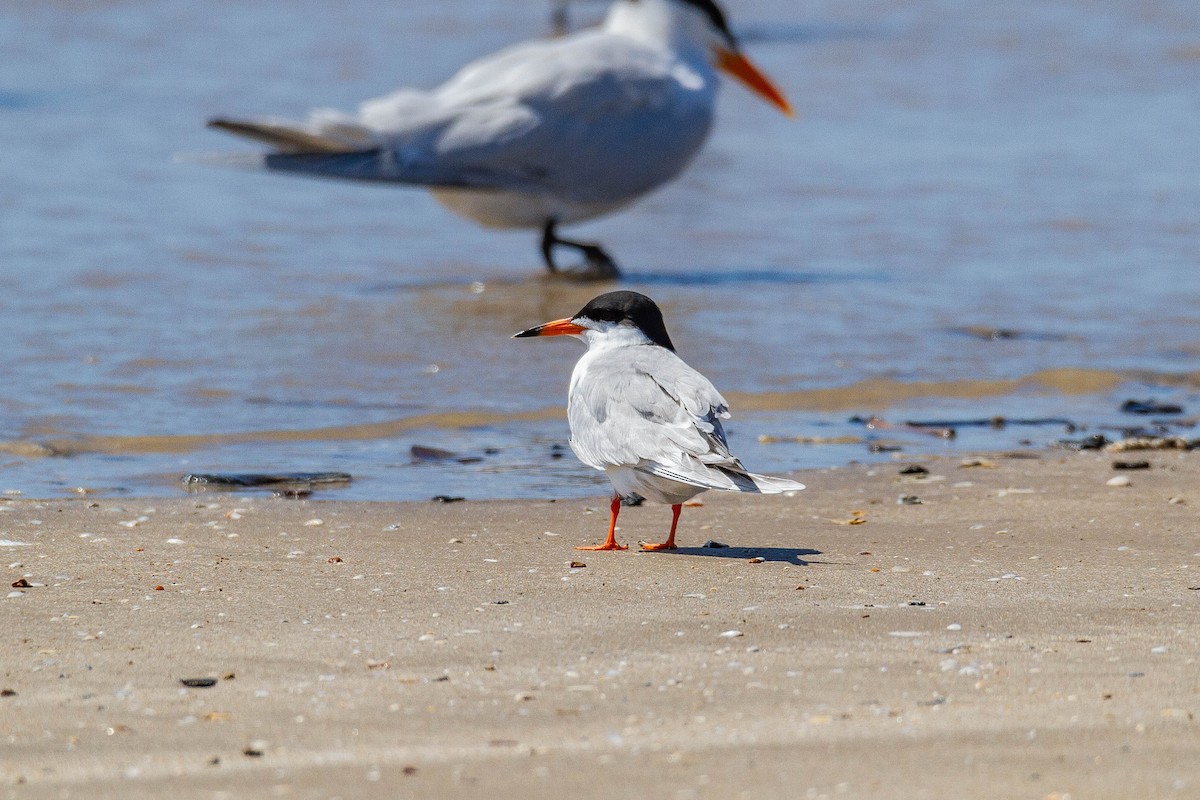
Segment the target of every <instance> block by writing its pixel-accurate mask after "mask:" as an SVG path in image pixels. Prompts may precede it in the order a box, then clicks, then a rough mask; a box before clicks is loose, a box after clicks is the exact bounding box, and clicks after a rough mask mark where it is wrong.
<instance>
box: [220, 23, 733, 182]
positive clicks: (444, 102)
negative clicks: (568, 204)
mask: <svg viewBox="0 0 1200 800" xmlns="http://www.w3.org/2000/svg"><path fill="white" fill-rule="evenodd" d="M681 70H683V67H681V66H680V65H679V64H677V63H676V62H674V61H672V60H670V59H669V58H667V57H666V56H664V54H662V53H660V52H658V51H655V50H651V49H648V48H644V47H641V46H640V45H637V44H636V43H634V42H631V41H630V40H628V39H625V38H623V37H616V36H611V35H608V34H604V33H602V32H594V33H583V34H578V35H576V36H571V37H566V38H563V39H557V40H550V41H536V42H530V43H527V44H522V45H518V46H515V47H512V48H509V49H507V50H503V51H501V52H499V53H496V54H495V55H492V56H488V57H485V58H483V59H480V60H479V61H476V62H474V63H472V64H469V65H468V66H466V67H464V68H463V69H462V70H461V71H460V72H459V73H458V74H457V75H456V76H455V77H454V78H452V79H451V80H449V81H447V82H446V83H445V84H443V85H442V86H440V87H438V88H437V89H435V90H433V91H429V92H424V91H418V90H413V89H403V90H400V91H398V92H394V93H392V94H389V95H386V96H384V97H380V98H377V99H375V100H370V101H367V102H365V103H363V104H362V106H361V107H360V108H359V111H358V113H357V115H345V114H337V113H336V112H329V111H324V110H323V111H318V112H315V113H314V114H313V115H312V116H311V117H310V118H309V119H308V120H307V121H305V122H288V121H285V120H278V119H266V120H233V119H224V120H215V121H214V122H213V126H214V127H217V128H220V129H222V130H225V131H227V132H230V133H234V134H238V135H241V136H246V137H249V138H253V139H256V140H259V141H264V142H267V143H268V144H271V145H272V146H273V147H275V148H276V152H275V153H272V154H270V156H268V157H267V159H266V160H265V161H264V163H265V165H266V166H268V167H270V168H272V169H280V170H288V171H295V172H303V173H310V174H316V175H322V176H326V177H342V178H351V179H356V180H373V181H391V182H399V183H414V184H421V185H428V186H446V187H461V188H472V187H473V188H483V189H496V188H504V189H515V190H519V191H538V190H540V191H543V192H550V193H552V194H554V195H556V196H560V197H564V198H567V199H571V200H575V201H578V202H599V203H610V202H624V201H628V200H632V199H634V198H635V197H637V196H638V195H640V194H642V193H644V192H646V191H649V190H650V189H652V188H654V187H656V186H658V185H659V184H661V183H663V182H665V181H666V180H668V179H670V178H672V177H674V176H675V175H676V174H678V173H679V171H681V170H682V169H683V168H684V167H685V166H686V165H687V163H688V162H689V161H690V160H691V158H692V156H693V155H694V154H695V152H696V151H697V150H698V149H699V148H700V146H701V145H702V144H703V142H704V139H705V137H706V136H707V133H708V129H709V127H710V125H711V121H712V120H711V118H712V99H713V91H714V82H713V80H711V78H709V79H707V80H706V79H704V77H703V76H689V75H683V76H682V78H683V79H684V80H681V75H680V71H681ZM634 142H636V143H637V145H636V147H635V146H632V144H631V143H634ZM309 145H311V146H309Z"/></svg>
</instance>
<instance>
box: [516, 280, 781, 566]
mask: <svg viewBox="0 0 1200 800" xmlns="http://www.w3.org/2000/svg"><path fill="white" fill-rule="evenodd" d="M562 335H568V336H574V337H576V338H578V339H582V340H583V341H584V342H585V343H586V344H587V346H588V350H587V352H586V353H584V355H583V357H582V358H580V359H579V363H577V364H576V365H575V370H574V372H573V373H572V374H571V387H570V389H569V390H568V393H567V419H568V421H569V422H570V425H571V449H572V450H574V451H575V455H577V456H579V460H580V461H582V462H583V463H585V464H587V465H588V466H589V467H594V468H596V469H598V470H602V471H604V472H605V473H606V474H607V475H608V478H609V480H610V481H612V485H613V490H614V494H613V499H612V505H611V511H612V516H611V517H610V520H609V525H608V538H607V539H606V540H605V542H604V544H602V545H597V546H593V547H579V548H576V549H579V550H625V549H627V548H626V547H625V546H623V545H619V544H617V539H616V528H617V514H618V513H619V512H620V510H621V499H622V498H631V497H642V498H645V499H646V500H652V501H654V502H656V503H667V504H669V505H670V506H671V511H672V517H671V533H670V535H669V536H668V537H667V540H666V541H665V542H663V543H661V544H643V545H642V547H643V548H644V549H646V550H674V549H675V528H676V526H677V525H678V524H679V512H680V510H681V509H682V506H683V503H684V502H685V501H687V500H689V499H691V498H692V497H695V496H696V495H698V494H699V493H700V492H703V491H706V490H708V489H723V490H725V491H731V492H751V493H756V494H778V493H779V492H791V491H798V490H800V489H803V488H804V484H802V483H796V482H795V481H790V480H787V479H785V478H774V477H771V476H768V475H755V474H754V473H752V472H747V471H746V469H745V468H744V467H743V466H742V463H741V462H740V461H738V459H737V458H735V457H734V456H733V454H732V453H730V452H729V445H728V444H727V442H726V441H725V429H724V428H723V427H722V425H721V420H722V419H728V418H729V407H728V405H727V404H726V403H725V398H723V397H721V394H720V393H719V392H718V391H717V390H716V388H715V387H714V386H713V385H712V383H710V382H709V380H708V379H707V378H705V377H704V376H703V375H701V374H700V373H699V372H697V371H696V370H694V369H692V368H691V367H689V366H688V365H687V364H685V363H684V362H683V360H682V359H680V358H679V356H677V355H675V347H674V346H673V345H672V344H671V338H670V337H669V336H668V335H667V328H666V326H665V324H664V323H663V318H662V312H661V311H659V308H658V306H657V305H656V304H655V303H654V301H653V300H651V299H650V298H649V297H646V296H645V295H643V294H638V293H637V292H609V293H608V294H602V295H600V296H599V297H597V298H595V299H594V300H592V301H591V302H590V303H588V304H587V305H586V306H584V307H583V309H582V310H581V311H580V312H579V313H578V314H576V315H575V316H573V317H571V318H569V319H560V320H555V321H554V322H547V323H546V324H545V325H539V326H537V327H536V328H530V329H529V330H525V331H521V332H520V333H518V334H516V336H514V337H513V338H520V337H526V336H562Z"/></svg>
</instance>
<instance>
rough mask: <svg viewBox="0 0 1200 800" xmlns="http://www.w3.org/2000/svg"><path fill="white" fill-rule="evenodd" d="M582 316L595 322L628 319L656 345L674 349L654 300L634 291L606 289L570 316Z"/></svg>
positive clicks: (627, 320) (619, 321)
mask: <svg viewBox="0 0 1200 800" xmlns="http://www.w3.org/2000/svg"><path fill="white" fill-rule="evenodd" d="M581 317H586V318H587V319H591V320H595V321H596V322H616V323H618V324H619V323H622V322H628V323H629V324H631V325H633V326H634V327H636V328H637V329H638V330H640V331H641V332H642V333H644V334H646V336H647V337H648V338H649V339H650V341H652V342H654V343H655V344H656V345H658V346H659V347H665V348H667V349H668V350H671V351H674V350H675V345H673V344H671V337H670V336H668V335H667V326H666V324H665V323H664V322H663V316H662V311H660V310H659V308H658V304H657V303H655V302H654V301H653V300H651V299H650V298H649V297H646V295H644V294H638V293H637V292H626V291H621V292H608V293H607V294H602V295H600V296H599V297H595V298H593V299H592V301H591V302H590V303H588V304H587V305H586V306H584V307H583V308H581V309H580V310H579V313H578V314H576V315H575V316H574V317H572V319H579V318H581Z"/></svg>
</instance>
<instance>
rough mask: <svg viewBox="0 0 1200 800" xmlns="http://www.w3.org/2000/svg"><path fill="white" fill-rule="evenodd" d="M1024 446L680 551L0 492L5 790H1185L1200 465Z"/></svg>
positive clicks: (354, 794) (1196, 749)
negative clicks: (1118, 464) (1124, 463)
mask: <svg viewBox="0 0 1200 800" xmlns="http://www.w3.org/2000/svg"><path fill="white" fill-rule="evenodd" d="M1017 455H1019V454H1010V455H995V456H988V457H983V458H978V459H969V460H967V461H963V460H962V459H959V458H954V459H925V460H921V461H920V462H919V463H921V464H922V465H924V466H925V467H926V468H927V469H928V470H929V473H928V474H927V475H920V474H916V475H902V474H900V472H901V469H902V468H903V467H905V466H907V465H908V464H910V463H915V462H910V461H904V462H897V463H895V464H886V465H873V466H852V467H848V468H845V469H838V470H832V471H819V472H810V473H805V474H801V475H800V476H799V477H800V478H801V480H803V481H804V482H806V483H807V484H808V486H809V488H808V490H807V491H805V492H801V493H798V494H796V495H795V496H792V497H768V498H762V497H742V496H728V495H717V494H715V493H709V494H708V495H702V496H701V498H700V500H702V501H703V505H702V506H700V507H693V508H687V509H685V512H684V516H683V519H682V522H681V527H680V539H681V542H682V544H683V545H684V547H683V549H681V550H679V551H678V552H676V553H653V554H651V553H638V552H636V548H631V550H630V551H629V552H625V553H586V552H579V551H576V550H574V549H573V546H574V545H576V544H583V543H588V542H594V541H598V540H599V539H600V538H602V536H603V533H604V528H605V524H606V520H607V508H606V503H605V499H604V498H602V497H597V498H595V499H594V500H590V501H575V500H572V501H562V502H545V501H536V502H534V501H530V502H510V501H505V502H471V503H466V502H460V503H451V504H442V503H433V502H430V503H411V504H377V503H345V502H337V501H316V500H284V499H274V498H270V497H265V496H261V495H259V496H234V495H224V494H216V493H210V494H200V495H193V496H190V497H186V498H180V499H171V500H166V501H164V500H161V499H155V500H153V501H138V500H131V499H112V498H98V499H93V498H81V499H70V500H65V501H33V500H25V499H21V498H12V499H8V500H5V501H4V502H3V503H2V505H3V511H2V513H0V540H3V544H2V545H0V554H2V555H3V559H4V563H5V564H6V566H7V570H6V573H5V580H6V581H8V583H9V584H12V585H13V588H11V589H9V588H6V589H5V593H6V594H7V595H8V596H7V599H5V600H4V602H3V606H0V607H2V609H3V616H2V619H3V624H4V629H5V632H6V641H5V647H4V651H3V652H4V654H3V656H2V657H0V664H2V669H0V689H3V693H4V696H3V697H2V698H0V720H2V721H3V722H2V723H0V726H2V731H0V734H2V735H3V737H4V745H3V748H2V749H0V787H2V788H0V795H2V796H3V797H6V798H27V797H62V798H97V797H113V796H118V795H119V796H121V797H125V798H151V797H154V798H159V797H164V796H168V795H169V796H172V797H177V798H193V797H195V798H219V797H321V798H334V797H345V798H403V797H414V798H415V797H481V798H482V797H490V798H527V797H568V796H571V797H664V798H692V797H697V798H703V797H711V798H729V797H747V798H771V797H779V798H785V797H786V798H821V797H830V798H833V797H843V796H844V797H871V798H898V797H914V798H915V797H923V798H924V797H928V798H943V797H944V798H950V797H954V798H1018V797H1021V798H1024V797H1029V798H1058V799H1059V800H1063V799H1065V798H1067V797H1068V796H1069V797H1071V798H1159V797H1181V798H1182V797H1200V756H1198V754H1200V733H1198V732H1200V723H1198V721H1197V719H1196V716H1197V714H1200V664H1198V663H1197V658H1198V655H1200V646H1198V644H1197V629H1198V623H1200V537H1198V536H1197V531H1198V530H1200V526H1198V524H1197V511H1198V509H1200V489H1198V488H1197V487H1198V486H1200V458H1197V457H1196V456H1195V455H1189V454H1186V453H1185V454H1175V453H1151V454H1149V455H1143V454H1137V455H1138V456H1140V457H1144V458H1146V459H1147V460H1149V461H1150V462H1151V468H1150V469H1146V470H1139V471H1132V472H1117V471H1114V469H1113V466H1112V462H1113V460H1114V456H1113V455H1111V454H1067V453H1058V452H1042V453H1038V454H1034V455H1033V456H1032V457H1029V456H1026V457H1016V456H1017ZM1129 455H1130V454H1125V455H1124V456H1120V457H1119V458H1124V459H1126V460H1128V458H1129ZM1117 475H1125V476H1127V477H1128V478H1129V481H1130V485H1128V486H1110V485H1108V483H1107V482H1108V481H1109V480H1110V479H1111V478H1113V477H1114V476H1117ZM902 497H908V498H910V499H909V501H908V502H902V501H901V500H900V498H902ZM914 499H915V500H919V501H920V502H919V503H918V502H915V501H914ZM669 516H670V514H669V511H668V510H667V509H666V508H663V507H658V506H649V505H647V506H644V507H642V508H631V509H626V510H625V511H624V512H623V514H622V517H621V523H622V525H621V529H620V531H619V538H621V539H622V540H623V541H625V542H626V543H631V544H632V543H636V542H637V541H638V540H658V539H659V538H661V536H662V534H663V533H664V531H665V526H666V525H667V524H668V522H669ZM852 523H853V524H852ZM706 540H715V541H717V542H720V543H724V544H728V545H731V546H730V547H727V548H712V547H708V548H704V547H701V546H700V545H701V544H702V543H704V542H705V541H706ZM197 679H201V680H199V681H198V682H199V683H212V684H213V685H210V686H203V685H200V686H195V685H193V686H186V685H184V683H183V681H189V682H192V683H196V682H197Z"/></svg>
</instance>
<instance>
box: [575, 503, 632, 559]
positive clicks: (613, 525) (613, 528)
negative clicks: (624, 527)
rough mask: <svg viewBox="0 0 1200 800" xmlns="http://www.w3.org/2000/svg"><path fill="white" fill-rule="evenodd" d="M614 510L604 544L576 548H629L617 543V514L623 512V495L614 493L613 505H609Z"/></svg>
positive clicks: (577, 548)
mask: <svg viewBox="0 0 1200 800" xmlns="http://www.w3.org/2000/svg"><path fill="white" fill-rule="evenodd" d="M609 508H610V509H611V510H612V518H611V519H610V520H609V521H608V538H607V539H605V540H604V544H595V545H590V546H585V547H576V548H575V549H576V550H628V549H629V548H628V547H626V546H625V545H623V544H617V514H619V513H621V495H619V494H614V495H613V499H612V505H611V506H609Z"/></svg>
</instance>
